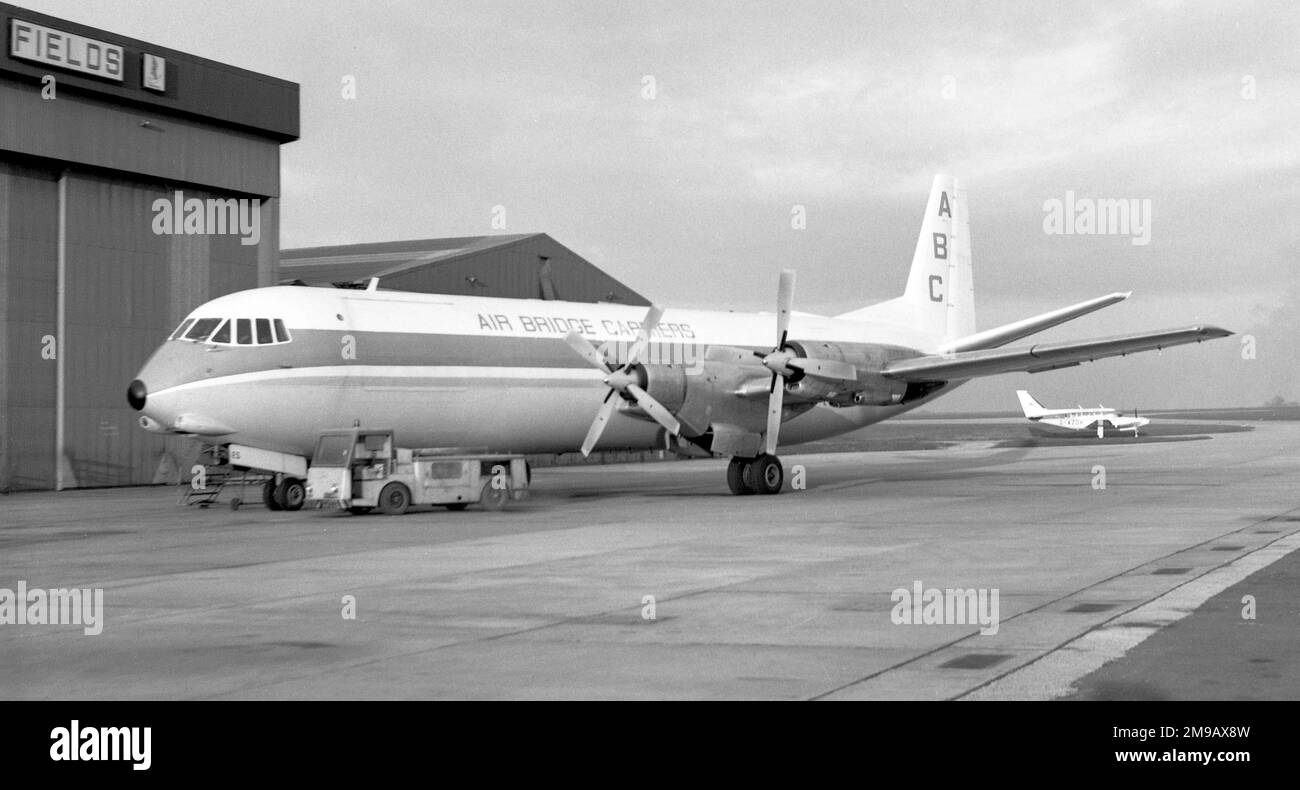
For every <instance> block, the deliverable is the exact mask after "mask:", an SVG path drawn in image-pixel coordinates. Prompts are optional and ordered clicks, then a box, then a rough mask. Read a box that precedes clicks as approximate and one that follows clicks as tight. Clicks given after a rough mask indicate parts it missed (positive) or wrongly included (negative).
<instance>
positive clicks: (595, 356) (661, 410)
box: [564, 305, 682, 455]
mask: <svg viewBox="0 0 1300 790" xmlns="http://www.w3.org/2000/svg"><path fill="white" fill-rule="evenodd" d="M663 314H664V311H663V308H662V307H660V306H659V305H651V306H650V312H648V313H646V317H645V320H644V321H642V322H641V330H640V331H639V332H638V333H637V339H636V342H635V343H633V344H632V348H630V349H629V350H628V354H627V361H626V362H624V363H623V366H622V367H620V368H611V367H610V365H609V363H608V362H607V361H606V360H605V356H604V355H603V354H601V353H600V352H599V351H597V350H596V349H595V348H594V347H593V346H592V345H591V343H590V342H588V341H587V339H586V338H584V337H583V336H582V335H580V334H578V333H577V332H570V333H569V334H568V335H566V336H565V338H564V340H565V342H566V343H568V344H569V347H570V348H572V349H573V350H574V351H576V352H578V354H579V355H580V356H581V357H582V358H583V359H585V360H587V363H588V364H589V365H591V366H592V367H594V368H596V369H597V370H599V371H600V372H601V373H604V374H605V378H604V382H605V384H607V385H608V386H609V392H607V393H606V394H605V401H604V403H602V404H601V406H600V411H598V412H596V419H595V420H594V421H592V423H591V428H590V429H589V430H588V431H587V438H586V439H584V440H583V442H582V454H583V455H590V454H591V450H592V448H593V447H595V446H596V442H598V441H600V435H601V434H602V433H604V432H605V425H606V424H607V423H609V419H610V417H612V416H614V409H615V408H617V407H618V401H617V400H616V399H615V398H614V394H615V393H617V394H619V395H622V396H625V397H627V398H629V399H630V400H631V401H632V402H634V403H635V404H636V405H637V406H640V407H641V409H642V410H643V411H645V413H646V414H649V415H650V416H651V417H652V418H654V421H655V422H657V423H659V424H660V425H662V426H663V427H664V428H665V429H667V431H668V432H669V433H671V434H672V435H673V436H677V435H678V434H680V433H681V431H682V426H681V423H679V422H678V421H677V418H676V417H674V416H673V414H672V412H670V411H668V409H666V408H665V407H664V405H663V404H662V403H660V402H659V401H657V400H655V399H654V398H653V397H651V395H650V393H648V392H646V391H645V390H644V389H642V388H641V386H640V384H639V382H640V380H641V378H640V376H639V375H637V372H636V366H637V360H638V359H639V358H640V356H641V355H642V354H644V353H645V350H646V346H648V345H650V335H651V333H653V332H654V330H655V327H657V326H658V325H659V319H660V318H661V317H662V316H663Z"/></svg>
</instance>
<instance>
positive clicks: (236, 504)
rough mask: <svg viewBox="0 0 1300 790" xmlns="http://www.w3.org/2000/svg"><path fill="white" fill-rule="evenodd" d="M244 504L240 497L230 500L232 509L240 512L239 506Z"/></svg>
mask: <svg viewBox="0 0 1300 790" xmlns="http://www.w3.org/2000/svg"><path fill="white" fill-rule="evenodd" d="M242 504H244V500H242V499H240V498H239V497H234V498H232V499H231V500H230V509H231V510H239V506H240V505H242Z"/></svg>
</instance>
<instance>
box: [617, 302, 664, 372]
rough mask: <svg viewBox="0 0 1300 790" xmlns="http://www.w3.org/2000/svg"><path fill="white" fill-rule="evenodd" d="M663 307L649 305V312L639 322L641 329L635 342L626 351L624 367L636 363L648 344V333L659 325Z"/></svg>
mask: <svg viewBox="0 0 1300 790" xmlns="http://www.w3.org/2000/svg"><path fill="white" fill-rule="evenodd" d="M663 314H664V309H663V308H662V307H660V306H659V305H657V304H652V305H650V312H648V313H646V314H645V320H644V321H642V322H641V329H640V331H638V332H637V338H636V342H635V343H633V344H632V348H631V350H629V351H628V352H627V362H625V363H624V365H625V366H626V367H631V366H632V365H635V364H636V361H637V360H638V359H640V358H641V355H642V354H644V353H645V348H646V346H648V345H650V335H651V334H652V333H653V332H654V331H655V327H657V326H659V319H660V318H662V317H663Z"/></svg>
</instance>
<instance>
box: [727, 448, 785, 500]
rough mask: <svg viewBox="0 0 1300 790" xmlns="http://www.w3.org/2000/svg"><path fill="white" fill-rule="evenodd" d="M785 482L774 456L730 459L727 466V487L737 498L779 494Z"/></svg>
mask: <svg viewBox="0 0 1300 790" xmlns="http://www.w3.org/2000/svg"><path fill="white" fill-rule="evenodd" d="M784 482H785V470H784V469H782V468H781V461H780V459H778V458H777V457H776V456H775V455H767V454H766V453H764V454H763V455H760V456H758V457H757V458H740V457H736V458H732V459H731V463H730V464H727V487H728V488H730V489H731V493H733V494H735V495H737V496H744V495H746V494H779V493H781V485H782V483H784Z"/></svg>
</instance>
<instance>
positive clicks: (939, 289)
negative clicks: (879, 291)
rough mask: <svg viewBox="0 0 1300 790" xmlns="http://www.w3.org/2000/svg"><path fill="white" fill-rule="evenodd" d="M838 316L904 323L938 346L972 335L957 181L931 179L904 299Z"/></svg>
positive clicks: (962, 196) (965, 229)
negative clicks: (932, 181) (932, 180)
mask: <svg viewBox="0 0 1300 790" xmlns="http://www.w3.org/2000/svg"><path fill="white" fill-rule="evenodd" d="M837 317H838V318H844V319H848V320H871V319H884V320H893V321H906V322H907V323H908V324H909V325H910V326H912V327H915V328H917V329H920V330H921V331H922V332H924V333H925V334H926V335H927V336H928V337H930V338H931V339H932V341H933V343H934V345H935V346H936V347H937V346H939V345H942V344H944V343H951V342H952V341H954V340H956V339H958V338H962V337H966V336H967V335H972V334H974V333H975V288H974V280H973V277H972V270H971V251H970V221H969V215H968V214H967V210H966V192H965V190H964V189H962V188H961V186H960V184H958V182H957V179H955V178H953V177H952V176H946V175H937V176H935V177H934V183H933V185H932V186H931V187H930V198H929V200H928V201H927V203H926V206H925V218H924V219H923V220H922V222H921V232H920V234H919V235H918V236H917V239H916V249H915V251H914V252H913V253H912V268H911V270H910V271H909V273H908V276H907V288H906V289H905V290H904V291H903V295H902V296H900V297H898V298H897V299H890V300H889V301H886V302H881V303H880V304H876V305H871V306H870V307H864V308H862V309H860V310H854V311H853V312H850V313H845V314H844V315H841V316H837Z"/></svg>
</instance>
